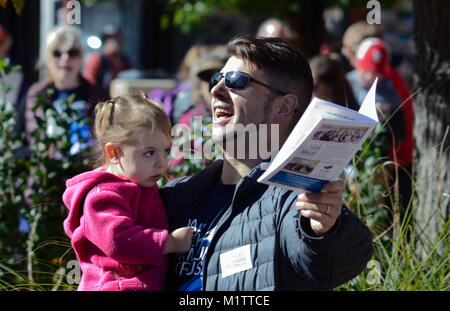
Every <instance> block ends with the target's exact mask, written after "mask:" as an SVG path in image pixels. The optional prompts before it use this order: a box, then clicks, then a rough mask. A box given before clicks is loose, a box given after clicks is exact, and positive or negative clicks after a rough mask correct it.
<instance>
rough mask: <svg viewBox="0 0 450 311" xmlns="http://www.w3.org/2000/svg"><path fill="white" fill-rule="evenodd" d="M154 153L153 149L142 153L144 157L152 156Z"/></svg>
mask: <svg viewBox="0 0 450 311" xmlns="http://www.w3.org/2000/svg"><path fill="white" fill-rule="evenodd" d="M154 155H155V151H153V150H151V151H147V152H145V153H144V157H152V156H154Z"/></svg>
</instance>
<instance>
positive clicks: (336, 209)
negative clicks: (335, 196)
mask: <svg viewBox="0 0 450 311" xmlns="http://www.w3.org/2000/svg"><path fill="white" fill-rule="evenodd" d="M295 208H297V209H298V210H301V211H312V212H315V213H321V214H325V215H327V216H333V217H337V216H339V215H340V214H341V206H334V205H327V204H313V203H308V202H296V203H295Z"/></svg>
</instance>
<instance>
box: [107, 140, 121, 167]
mask: <svg viewBox="0 0 450 311" xmlns="http://www.w3.org/2000/svg"><path fill="white" fill-rule="evenodd" d="M105 153H106V157H107V158H108V160H109V162H111V163H112V164H117V163H119V158H120V157H121V156H122V150H121V149H120V148H119V147H118V146H116V145H114V144H112V143H107V144H106V145H105Z"/></svg>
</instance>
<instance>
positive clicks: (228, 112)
mask: <svg viewBox="0 0 450 311" xmlns="http://www.w3.org/2000/svg"><path fill="white" fill-rule="evenodd" d="M233 116H234V110H233V108H232V107H229V106H217V107H214V123H218V124H221V123H227V122H228V121H229V120H230V119H231V118H232V117H233Z"/></svg>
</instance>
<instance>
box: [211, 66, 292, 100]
mask: <svg viewBox="0 0 450 311" xmlns="http://www.w3.org/2000/svg"><path fill="white" fill-rule="evenodd" d="M223 76H224V74H223V73H222V72H216V73H214V74H213V75H212V77H211V80H210V81H209V91H210V92H211V90H212V88H213V87H215V86H216V85H217V83H219V82H220V80H222V77H223ZM250 82H255V83H257V84H259V85H262V86H264V87H266V88H268V89H269V90H272V91H274V92H275V93H278V94H280V95H283V96H284V95H286V94H288V93H286V92H283V91H280V90H278V89H276V88H274V87H271V86H270V85H267V84H265V83H263V82H261V81H258V80H256V79H253V78H252V77H251V76H250V75H249V74H248V73H245V72H241V71H229V72H227V73H225V87H227V88H229V89H230V90H236V91H242V90H245V89H246V88H247V87H248V85H249V83H250Z"/></svg>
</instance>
